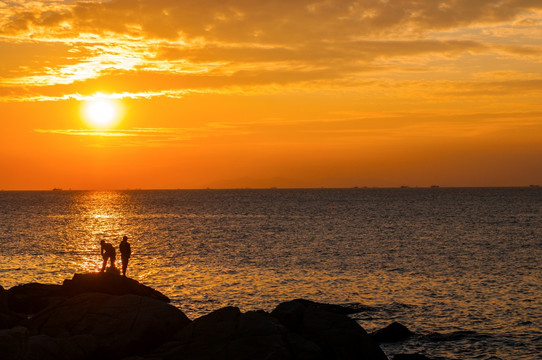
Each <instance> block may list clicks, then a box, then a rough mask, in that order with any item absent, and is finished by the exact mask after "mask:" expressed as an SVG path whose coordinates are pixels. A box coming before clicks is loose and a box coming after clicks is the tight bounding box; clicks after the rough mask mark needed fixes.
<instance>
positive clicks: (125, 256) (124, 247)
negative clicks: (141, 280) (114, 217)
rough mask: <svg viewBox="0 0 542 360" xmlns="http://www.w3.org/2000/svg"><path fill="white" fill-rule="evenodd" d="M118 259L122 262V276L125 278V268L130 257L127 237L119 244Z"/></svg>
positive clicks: (130, 251)
mask: <svg viewBox="0 0 542 360" xmlns="http://www.w3.org/2000/svg"><path fill="white" fill-rule="evenodd" d="M119 249H120V258H121V260H122V276H126V268H127V267H128V260H129V259H130V255H132V247H131V246H130V243H129V242H128V236H126V235H125V236H124V237H123V238H122V241H121V242H120V244H119Z"/></svg>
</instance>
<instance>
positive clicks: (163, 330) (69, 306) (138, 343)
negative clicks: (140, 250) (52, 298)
mask: <svg viewBox="0 0 542 360" xmlns="http://www.w3.org/2000/svg"><path fill="white" fill-rule="evenodd" d="M189 323H190V320H189V319H188V318H187V317H186V315H185V314H183V312H182V311H180V310H179V309H177V308H175V307H174V306H171V305H169V304H166V303H164V302H162V301H158V300H155V299H152V298H148V297H142V296H137V295H122V296H112V295H107V294H99V293H89V294H82V295H77V296H74V297H72V298H69V299H66V300H64V301H63V302H60V303H58V304H57V305H56V306H53V307H51V308H49V309H47V310H45V311H43V312H41V313H39V314H38V315H36V316H35V317H33V318H32V319H30V321H29V322H28V323H27V326H28V329H29V330H30V334H31V335H35V336H38V335H46V336H49V337H51V338H54V339H64V340H65V339H70V342H77V341H76V340H78V341H79V343H80V344H81V345H79V346H78V348H82V349H84V351H83V352H82V354H81V357H79V356H78V358H85V356H86V355H88V356H91V355H95V354H103V355H101V356H100V357H101V358H115V359H118V358H119V357H121V356H127V355H132V354H140V353H142V352H146V351H149V350H150V349H152V348H153V347H155V346H157V345H159V344H160V343H162V342H164V341H165V340H167V339H169V338H171V336H172V334H174V333H175V332H177V331H179V330H181V329H182V328H183V327H185V326H186V325H188V324H189ZM44 342H45V343H47V341H46V339H45V340H44ZM56 342H57V343H58V340H57V341H56ZM68 343H69V342H67V344H68ZM55 346H56V344H55ZM51 348H53V347H51ZM64 349H66V347H64V348H63V347H62V346H58V351H59V352H62V351H63V350H64ZM70 350H71V349H70ZM54 355H56V356H55V357H51V359H53V358H58V357H57V356H58V355H61V354H54ZM70 358H71V357H70Z"/></svg>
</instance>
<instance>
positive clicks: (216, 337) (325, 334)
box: [147, 301, 387, 360]
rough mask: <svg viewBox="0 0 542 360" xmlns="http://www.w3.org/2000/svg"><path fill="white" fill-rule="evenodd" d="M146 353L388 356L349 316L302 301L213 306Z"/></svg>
mask: <svg viewBox="0 0 542 360" xmlns="http://www.w3.org/2000/svg"><path fill="white" fill-rule="evenodd" d="M147 358H148V359H154V358H161V359H166V360H167V359H171V360H173V359H180V358H182V359H194V360H195V359H204V360H206V359H209V360H211V359H225V360H227V359H232V360H233V359H236V360H237V359H241V360H242V359H247V360H248V359H251V360H258V359H269V360H273V359H277V360H279V359H280V360H288V359H297V360H305V359H306V360H318V359H321V360H326V359H329V360H332V359H333V360H335V359H336V360H339V359H340V360H348V359H362V360H363V359H366V360H387V357H386V356H385V355H384V353H383V352H382V350H381V349H380V348H379V347H378V346H377V345H376V344H375V343H374V342H373V341H372V339H371V338H370V337H369V335H368V334H367V333H366V332H365V331H364V330H363V328H362V327H361V326H359V325H358V324H357V323H356V322H355V321H354V320H352V319H350V318H348V317H347V316H345V315H343V314H337V313H333V312H330V311H326V310H324V308H321V307H319V306H314V305H313V304H311V302H305V301H291V302H288V303H283V304H280V305H279V306H278V307H277V309H275V311H273V313H271V314H268V313H266V312H264V311H249V312H247V313H241V312H240V311H239V309H238V308H236V307H226V308H222V309H219V310H216V311H213V312H212V313H210V314H208V315H205V316H202V317H200V318H198V319H195V320H194V321H193V322H192V323H191V324H190V325H188V326H186V327H185V328H183V329H182V330H181V331H180V332H179V334H178V335H177V336H176V339H175V341H172V342H170V343H167V344H165V345H163V346H161V347H159V348H157V349H155V351H153V352H152V353H151V354H149V355H148V357H147Z"/></svg>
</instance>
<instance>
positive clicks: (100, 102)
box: [83, 98, 120, 127]
mask: <svg viewBox="0 0 542 360" xmlns="http://www.w3.org/2000/svg"><path fill="white" fill-rule="evenodd" d="M83 115H84V117H85V120H86V121H87V122H88V123H89V124H90V125H92V126H95V127H110V126H112V125H114V124H115V123H116V122H117V121H118V120H119V115H120V114H119V105H118V104H117V103H116V102H115V101H114V100H110V99H106V98H96V99H92V100H89V101H87V102H86V103H85V104H84V105H83Z"/></svg>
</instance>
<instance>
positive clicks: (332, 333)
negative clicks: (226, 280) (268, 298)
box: [271, 301, 387, 360]
mask: <svg viewBox="0 0 542 360" xmlns="http://www.w3.org/2000/svg"><path fill="white" fill-rule="evenodd" d="M294 302H295V301H294ZM297 303H298V304H299V302H297ZM281 305H282V307H283V306H284V303H283V304H281ZM281 305H279V306H278V307H277V309H275V310H274V311H273V312H272V313H271V315H272V316H273V315H274V316H276V315H277V313H278V312H279V310H278V309H279V308H280V307H281ZM302 306H303V309H302V311H303V312H302V317H301V322H300V323H299V324H298V331H297V332H298V333H299V334H300V335H301V336H303V337H304V338H306V339H308V340H310V341H312V342H314V343H315V344H316V345H317V346H318V347H319V348H321V349H322V351H323V353H324V358H325V359H337V360H339V359H371V360H379V359H386V360H387V357H386V355H384V352H383V351H382V350H381V349H380V347H378V345H377V344H375V342H374V341H373V340H372V339H371V337H370V336H369V335H368V334H367V332H366V331H365V330H364V329H363V328H362V327H361V326H360V325H359V324H358V323H357V322H356V321H355V320H353V319H350V318H349V317H347V316H345V315H343V314H337V313H335V312H330V311H327V310H325V309H323V308H321V307H318V306H316V307H315V306H312V305H310V304H309V305H308V306H306V304H302Z"/></svg>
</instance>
